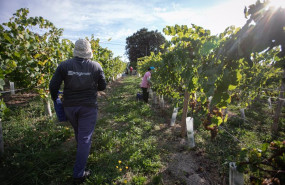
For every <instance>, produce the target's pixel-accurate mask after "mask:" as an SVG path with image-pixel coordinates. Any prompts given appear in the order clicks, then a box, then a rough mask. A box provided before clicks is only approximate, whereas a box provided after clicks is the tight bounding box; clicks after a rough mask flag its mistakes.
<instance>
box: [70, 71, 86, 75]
mask: <svg viewBox="0 0 285 185" xmlns="http://www.w3.org/2000/svg"><path fill="white" fill-rule="evenodd" d="M90 74H91V73H83V72H74V71H68V74H67V75H69V76H73V75H77V76H83V75H86V76H88V75H90Z"/></svg>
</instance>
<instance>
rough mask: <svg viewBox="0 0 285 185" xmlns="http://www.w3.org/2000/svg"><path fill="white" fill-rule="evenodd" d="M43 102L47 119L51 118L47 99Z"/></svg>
mask: <svg viewBox="0 0 285 185" xmlns="http://www.w3.org/2000/svg"><path fill="white" fill-rule="evenodd" d="M43 101H44V106H45V113H46V115H48V116H49V117H52V112H51V107H50V101H49V99H47V98H45V99H44V100H43Z"/></svg>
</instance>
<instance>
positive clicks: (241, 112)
mask: <svg viewBox="0 0 285 185" xmlns="http://www.w3.org/2000/svg"><path fill="white" fill-rule="evenodd" d="M240 114H241V118H242V119H243V121H245V113H244V109H240Z"/></svg>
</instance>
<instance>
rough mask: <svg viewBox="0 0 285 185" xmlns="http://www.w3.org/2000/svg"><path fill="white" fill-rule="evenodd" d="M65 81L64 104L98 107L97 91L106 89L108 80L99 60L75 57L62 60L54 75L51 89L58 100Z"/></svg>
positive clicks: (50, 85) (53, 96)
mask: <svg viewBox="0 0 285 185" xmlns="http://www.w3.org/2000/svg"><path fill="white" fill-rule="evenodd" d="M62 81H64V90H63V106H64V107H70V106H92V107H97V91H103V90H104V89H106V80H105V76H104V72H103V69H102V67H101V66H100V64H99V63H98V62H93V61H91V60H86V59H83V58H78V57H74V58H72V59H70V60H67V61H64V62H61V63H60V64H59V66H58V67H57V69H56V71H55V74H54V75H53V77H52V79H51V81H50V84H49V90H50V93H51V97H52V99H53V100H56V98H57V93H58V90H59V89H60V86H61V83H62Z"/></svg>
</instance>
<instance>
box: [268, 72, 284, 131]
mask: <svg viewBox="0 0 285 185" xmlns="http://www.w3.org/2000/svg"><path fill="white" fill-rule="evenodd" d="M284 92H285V68H284V69H283V76H282V80H281V88H280V93H279V99H278V103H277V107H276V110H275V115H274V121H273V124H272V126H271V133H272V134H275V133H277V131H278V123H279V117H280V113H281V110H282V107H283V104H284V100H283V98H284Z"/></svg>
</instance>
